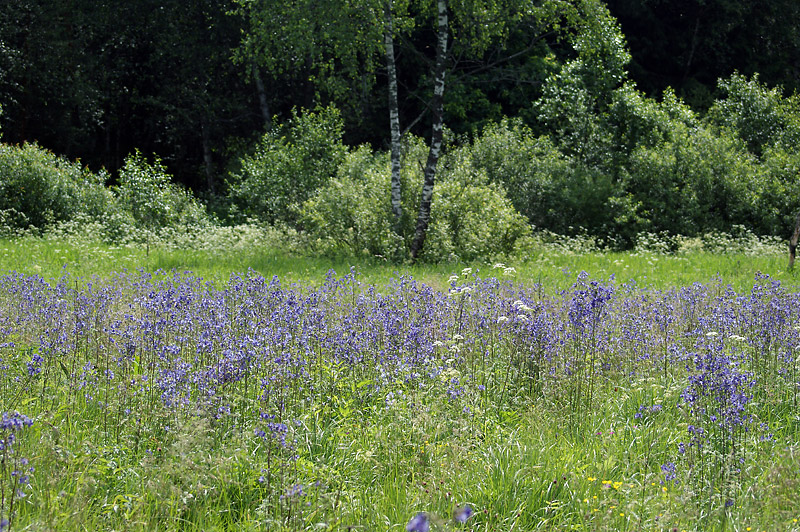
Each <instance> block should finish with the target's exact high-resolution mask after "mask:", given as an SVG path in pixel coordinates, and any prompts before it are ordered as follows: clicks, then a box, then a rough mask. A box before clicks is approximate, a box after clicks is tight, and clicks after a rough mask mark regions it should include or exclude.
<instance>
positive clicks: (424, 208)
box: [411, 0, 447, 262]
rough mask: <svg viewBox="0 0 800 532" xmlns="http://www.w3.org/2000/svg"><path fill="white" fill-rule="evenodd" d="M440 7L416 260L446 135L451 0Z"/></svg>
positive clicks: (413, 244)
mask: <svg viewBox="0 0 800 532" xmlns="http://www.w3.org/2000/svg"><path fill="white" fill-rule="evenodd" d="M436 4H437V11H438V22H439V23H438V31H437V33H438V36H439V39H438V42H437V43H436V66H435V67H434V87H433V99H432V100H431V109H432V111H433V134H432V135H431V146H430V150H429V151H428V160H427V162H426V163H425V171H424V180H423V184H422V194H421V196H420V202H419V214H418V216H417V227H416V229H415V231H414V240H413V242H411V260H412V262H416V260H417V257H419V254H420V253H421V252H422V247H423V245H424V244H425V236H426V235H427V233H428V224H429V222H430V218H431V200H432V198H433V184H434V180H435V177H436V166H437V164H438V163H439V156H440V155H441V152H442V137H443V135H444V123H443V122H444V78H445V73H446V69H445V59H446V57H447V0H437V3H436Z"/></svg>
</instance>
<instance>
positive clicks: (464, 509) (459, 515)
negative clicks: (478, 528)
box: [453, 504, 475, 523]
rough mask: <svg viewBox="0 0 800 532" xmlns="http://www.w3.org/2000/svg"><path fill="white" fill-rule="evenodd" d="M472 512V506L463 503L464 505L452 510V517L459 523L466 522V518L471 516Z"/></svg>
mask: <svg viewBox="0 0 800 532" xmlns="http://www.w3.org/2000/svg"><path fill="white" fill-rule="evenodd" d="M473 513H475V511H474V510H473V509H472V506H470V505H469V504H465V505H464V506H461V507H459V508H456V509H455V511H454V512H453V519H455V520H456V521H458V522H459V523H466V522H467V519H469V518H470V517H472V514H473Z"/></svg>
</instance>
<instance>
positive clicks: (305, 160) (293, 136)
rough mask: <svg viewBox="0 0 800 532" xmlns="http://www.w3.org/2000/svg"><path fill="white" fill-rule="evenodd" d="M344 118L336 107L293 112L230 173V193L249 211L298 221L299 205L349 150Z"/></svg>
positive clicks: (264, 217) (270, 218)
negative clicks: (346, 143)
mask: <svg viewBox="0 0 800 532" xmlns="http://www.w3.org/2000/svg"><path fill="white" fill-rule="evenodd" d="M342 130H343V123H342V118H341V116H340V115H339V111H337V110H336V108H334V107H328V108H325V109H318V110H316V111H313V112H312V111H306V112H304V113H303V114H299V113H297V112H294V113H293V115H292V119H291V120H289V122H288V123H287V124H286V125H284V126H283V127H280V128H277V129H275V130H274V131H271V132H269V133H266V134H265V135H264V136H263V137H262V138H261V141H260V142H259V144H258V146H256V149H255V152H254V153H253V154H252V155H248V156H245V157H243V158H242V159H241V160H240V167H241V169H240V170H239V171H237V172H235V173H234V174H233V175H231V177H230V180H229V183H228V185H229V187H230V190H231V196H232V198H233V199H234V201H235V203H236V204H237V205H238V207H239V208H240V209H241V211H242V212H243V213H244V214H245V215H247V216H255V217H258V218H259V219H261V220H264V221H267V222H270V223H272V222H275V221H278V220H283V221H286V222H288V223H290V224H296V223H297V221H298V212H299V207H300V206H301V205H302V204H303V202H304V201H306V200H307V199H308V198H309V197H311V195H312V194H313V193H314V192H315V191H316V190H317V189H318V188H319V187H320V186H322V185H324V184H325V183H327V182H328V180H329V179H330V178H331V177H332V176H334V175H335V174H336V171H337V168H338V167H339V165H340V164H342V162H343V161H344V157H345V154H346V153H347V149H346V148H345V146H344V144H343V143H342Z"/></svg>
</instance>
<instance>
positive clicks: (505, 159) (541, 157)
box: [462, 120, 623, 234]
mask: <svg viewBox="0 0 800 532" xmlns="http://www.w3.org/2000/svg"><path fill="white" fill-rule="evenodd" d="M462 149H464V150H468V151H469V154H470V157H471V162H472V165H473V166H474V168H475V169H477V170H479V171H482V172H484V173H485V174H486V176H487V177H488V179H489V181H490V182H492V183H497V184H499V185H501V186H502V187H503V188H504V189H505V190H506V191H507V193H508V197H509V199H510V200H511V202H512V204H513V205H514V207H515V208H516V209H517V211H519V212H520V213H521V214H523V215H525V216H526V217H527V218H528V220H529V221H530V222H531V223H532V224H533V225H535V226H536V227H537V228H540V229H547V230H550V231H555V232H557V233H561V234H578V233H579V232H580V231H581V229H587V230H589V231H591V232H593V233H608V231H609V227H610V224H612V223H613V220H614V217H615V216H620V215H621V214H622V212H623V211H622V210H620V209H619V208H617V209H614V210H611V209H609V202H611V201H612V200H613V198H614V185H613V182H612V180H611V177H610V175H609V174H608V173H607V172H605V171H603V170H601V169H597V168H592V167H590V166H589V165H587V164H584V163H582V162H580V161H578V160H577V159H575V158H570V157H567V156H564V155H562V154H561V153H560V152H559V150H558V149H557V148H556V147H555V145H554V144H553V142H552V141H551V140H550V138H549V137H535V136H534V135H533V133H532V131H531V130H530V129H529V128H527V127H526V126H524V125H523V124H522V123H521V122H519V121H518V120H503V121H501V122H500V123H498V124H493V125H490V126H488V127H487V128H485V129H484V130H483V132H482V133H481V135H479V136H478V137H476V138H475V139H474V141H473V143H472V145H471V146H469V147H465V148H462Z"/></svg>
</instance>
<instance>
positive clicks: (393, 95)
mask: <svg viewBox="0 0 800 532" xmlns="http://www.w3.org/2000/svg"><path fill="white" fill-rule="evenodd" d="M385 32H386V35H385V46H386V70H387V73H388V74H389V127H390V129H391V134H392V145H391V159H392V181H391V194H392V196H391V198H392V215H393V216H394V232H395V233H397V234H398V235H399V234H400V222H401V219H402V217H403V206H402V204H401V202H400V200H401V185H400V148H401V146H400V109H399V107H398V104H397V67H396V65H395V61H394V25H393V23H392V1H391V0H389V2H388V5H387V7H386V28H385Z"/></svg>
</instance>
